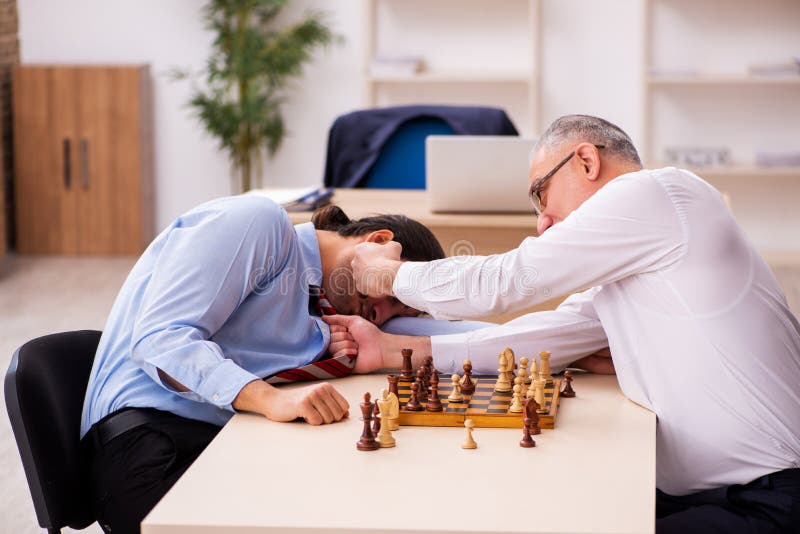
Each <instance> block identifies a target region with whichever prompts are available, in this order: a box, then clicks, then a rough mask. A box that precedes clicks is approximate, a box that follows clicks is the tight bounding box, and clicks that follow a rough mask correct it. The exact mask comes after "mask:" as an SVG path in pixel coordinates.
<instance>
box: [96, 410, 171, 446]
mask: <svg viewBox="0 0 800 534" xmlns="http://www.w3.org/2000/svg"><path fill="white" fill-rule="evenodd" d="M165 415H167V416H168V415H169V412H163V411H161V410H156V409H155V408H123V409H122V410H118V411H116V412H114V413H112V414H109V415H107V416H105V417H104V418H103V419H101V420H100V421H98V422H97V423H95V424H94V425H92V428H91V429H89V432H87V433H86V436H85V437H84V438H83V439H84V440H85V441H87V442H88V443H90V444H92V445H94V447H95V449H99V448H101V447H105V446H106V445H107V444H108V443H109V442H110V441H111V440H113V439H114V438H116V437H119V436H121V435H122V434H124V433H125V432H128V431H129V430H133V429H134V428H138V427H140V426H142V425H146V424H149V423H155V422H158V421H163V420H164V416H165Z"/></svg>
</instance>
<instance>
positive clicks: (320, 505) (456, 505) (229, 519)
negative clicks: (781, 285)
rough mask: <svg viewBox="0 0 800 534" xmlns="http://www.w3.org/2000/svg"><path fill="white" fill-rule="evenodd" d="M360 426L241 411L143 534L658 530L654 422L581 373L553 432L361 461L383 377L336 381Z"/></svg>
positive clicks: (439, 442)
mask: <svg viewBox="0 0 800 534" xmlns="http://www.w3.org/2000/svg"><path fill="white" fill-rule="evenodd" d="M334 385H336V387H337V388H339V390H340V391H341V392H342V393H343V394H344V396H345V397H346V398H347V400H348V402H349V403H350V413H351V415H352V417H351V418H350V419H346V420H344V421H343V422H340V423H336V424H333V425H326V426H320V427H311V426H309V425H307V424H304V423H274V422H271V421H268V420H266V419H264V418H262V417H260V416H255V415H247V414H237V415H236V416H234V417H233V419H232V420H231V421H230V422H229V423H228V424H227V425H226V426H225V428H223V429H222V431H221V432H220V434H219V435H218V436H217V438H216V439H215V440H214V441H213V442H212V443H211V445H209V447H208V449H206V451H205V452H204V453H203V454H202V455H201V456H200V458H199V459H198V460H197V461H196V462H195V464H194V465H192V467H191V468H190V469H189V470H188V471H187V472H186V474H185V475H184V476H183V478H181V479H180V480H179V481H178V483H177V484H176V485H175V486H174V487H173V488H172V490H171V491H170V492H169V493H168V494H167V495H166V496H165V497H164V499H162V501H161V502H160V503H159V504H158V505H157V506H156V507H155V509H154V510H153V511H152V512H151V513H150V515H148V516H147V518H145V521H144V522H143V524H142V532H143V533H144V534H189V533H197V532H201V533H203V534H211V533H222V532H225V533H236V532H247V533H248V534H250V533H261V532H263V533H277V532H291V533H293V534H312V533H314V534H345V533H377V532H380V533H396V534H401V533H430V534H434V533H435V534H444V533H448V534H451V533H457V532H464V533H471V534H479V533H487V534H488V533H518V532H542V533H543V532H547V533H558V532H565V533H566V532H569V533H578V532H582V533H589V532H591V533H596V534H602V533H612V532H613V533H615V534H623V533H637V534H645V533H652V532H653V531H654V524H655V523H654V522H655V519H654V518H655V429H656V418H655V415H654V414H653V413H652V412H650V411H648V410H645V409H644V408H641V407H639V406H637V405H635V404H633V403H632V402H630V401H628V400H627V399H626V398H625V397H623V395H622V393H621V392H620V391H619V388H618V386H617V382H616V378H615V377H613V376H611V377H609V376H597V375H579V376H577V377H576V378H575V381H574V385H575V389H576V391H577V393H578V396H577V397H576V398H574V399H562V400H561V404H560V408H559V414H558V419H557V421H556V428H555V430H543V431H542V432H543V433H542V434H540V435H539V436H535V440H536V447H535V448H532V449H523V448H521V447H519V445H518V442H519V440H520V438H521V437H522V433H521V431H518V430H514V429H499V428H492V429H488V428H476V429H475V431H474V436H475V440H476V441H477V442H478V448H477V449H475V450H464V449H461V448H460V445H461V443H462V441H463V440H464V436H465V433H464V429H462V428H432V427H402V428H401V429H400V430H398V431H396V432H394V436H395V438H396V439H397V446H396V447H395V448H391V449H380V450H377V451H370V452H361V451H357V450H356V441H358V438H359V436H360V435H361V427H362V423H361V421H359V420H358V416H357V414H360V410H359V407H358V403H359V402H360V400H361V399H362V397H363V394H364V392H365V391H370V392H371V393H372V394H373V396H374V395H375V394H377V393H378V392H379V390H380V388H383V387H386V379H385V376H384V375H367V376H353V377H349V378H345V379H340V380H336V381H334Z"/></svg>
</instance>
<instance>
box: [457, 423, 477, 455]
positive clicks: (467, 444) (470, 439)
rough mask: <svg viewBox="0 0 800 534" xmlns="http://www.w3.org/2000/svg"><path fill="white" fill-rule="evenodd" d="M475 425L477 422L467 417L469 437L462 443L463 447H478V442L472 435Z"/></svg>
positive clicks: (466, 426)
mask: <svg viewBox="0 0 800 534" xmlns="http://www.w3.org/2000/svg"><path fill="white" fill-rule="evenodd" d="M474 427H475V423H473V422H472V419H467V420H465V421H464V428H466V429H467V439H466V440H465V441H464V443H462V444H461V448H462V449H477V448H478V444H477V443H476V442H475V439H474V438H473V437H472V429H473V428H474Z"/></svg>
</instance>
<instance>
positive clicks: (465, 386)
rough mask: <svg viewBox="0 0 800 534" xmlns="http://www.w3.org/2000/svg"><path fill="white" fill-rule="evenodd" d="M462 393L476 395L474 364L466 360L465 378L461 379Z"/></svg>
mask: <svg viewBox="0 0 800 534" xmlns="http://www.w3.org/2000/svg"><path fill="white" fill-rule="evenodd" d="M461 393H463V394H464V395H472V394H473V393H475V383H474V382H473V381H472V362H471V361H469V360H464V376H463V377H462V378H461Z"/></svg>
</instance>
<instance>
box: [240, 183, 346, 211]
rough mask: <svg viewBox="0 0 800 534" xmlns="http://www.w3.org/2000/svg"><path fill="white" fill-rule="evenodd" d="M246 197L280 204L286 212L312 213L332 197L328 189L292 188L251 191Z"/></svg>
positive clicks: (330, 189) (331, 189) (330, 190)
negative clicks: (254, 197)
mask: <svg viewBox="0 0 800 534" xmlns="http://www.w3.org/2000/svg"><path fill="white" fill-rule="evenodd" d="M247 194H248V195H258V196H262V197H267V198H269V199H271V200H273V201H274V202H275V203H276V204H280V205H281V206H283V207H284V209H286V211H313V210H315V209H317V208H320V207H322V206H324V205H326V204H328V203H329V202H330V200H331V197H332V196H333V188H329V187H293V188H285V189H278V188H275V189H272V188H270V189H252V190H250V191H248V192H247Z"/></svg>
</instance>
